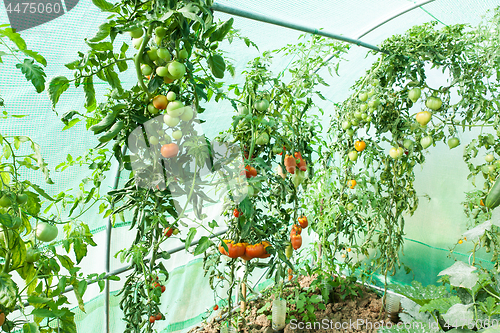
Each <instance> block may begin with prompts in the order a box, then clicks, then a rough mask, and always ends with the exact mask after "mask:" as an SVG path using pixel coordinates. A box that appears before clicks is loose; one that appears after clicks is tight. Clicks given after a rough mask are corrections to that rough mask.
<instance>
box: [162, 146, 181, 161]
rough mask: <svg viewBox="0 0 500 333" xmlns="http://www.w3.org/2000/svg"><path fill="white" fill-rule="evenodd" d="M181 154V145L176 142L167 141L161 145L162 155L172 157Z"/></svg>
mask: <svg viewBox="0 0 500 333" xmlns="http://www.w3.org/2000/svg"><path fill="white" fill-rule="evenodd" d="M177 154H179V146H178V145H177V144H176V143H167V144H165V145H163V146H161V156H163V157H165V158H171V157H174V156H177Z"/></svg>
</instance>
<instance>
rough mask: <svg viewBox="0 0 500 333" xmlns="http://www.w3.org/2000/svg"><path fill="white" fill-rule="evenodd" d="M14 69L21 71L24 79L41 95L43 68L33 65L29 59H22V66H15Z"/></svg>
mask: <svg viewBox="0 0 500 333" xmlns="http://www.w3.org/2000/svg"><path fill="white" fill-rule="evenodd" d="M16 67H17V68H19V69H21V72H22V73H23V74H24V76H25V77H26V80H28V81H31V83H32V84H33V86H34V87H35V88H36V92H38V93H41V92H42V91H43V90H44V89H45V76H46V75H45V73H44V71H43V68H42V67H40V66H38V65H35V62H34V61H33V60H30V59H24V62H23V63H22V64H16Z"/></svg>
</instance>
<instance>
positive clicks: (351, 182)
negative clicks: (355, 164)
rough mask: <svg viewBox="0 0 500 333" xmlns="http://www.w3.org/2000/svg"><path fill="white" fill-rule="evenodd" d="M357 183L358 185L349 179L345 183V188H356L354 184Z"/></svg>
mask: <svg viewBox="0 0 500 333" xmlns="http://www.w3.org/2000/svg"><path fill="white" fill-rule="evenodd" d="M357 183H358V182H356V180H355V179H351V180H349V181H348V182H347V186H349V188H350V189H353V188H354V187H355V186H356V184H357Z"/></svg>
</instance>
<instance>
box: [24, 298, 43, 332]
mask: <svg viewBox="0 0 500 333" xmlns="http://www.w3.org/2000/svg"><path fill="white" fill-rule="evenodd" d="M30 303H31V302H30ZM39 332H40V330H39V329H38V326H37V325H36V324H35V323H25V324H24V325H23V333H39Z"/></svg>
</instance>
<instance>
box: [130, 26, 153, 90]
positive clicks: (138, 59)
mask: <svg viewBox="0 0 500 333" xmlns="http://www.w3.org/2000/svg"><path fill="white" fill-rule="evenodd" d="M152 32H153V25H152V24H150V25H149V27H148V30H147V32H146V34H145V35H144V37H143V39H142V43H141V46H140V47H139V50H138V51H137V54H136V55H135V59H134V64H135V72H136V74H137V82H138V83H139V86H140V87H141V88H142V90H143V91H144V92H145V93H146V95H147V96H148V100H150V99H151V94H150V93H149V90H148V88H147V87H146V85H145V84H144V80H143V79H142V71H141V58H142V54H143V53H144V49H145V48H146V45H147V44H148V42H149V38H150V36H151V33H152Z"/></svg>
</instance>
